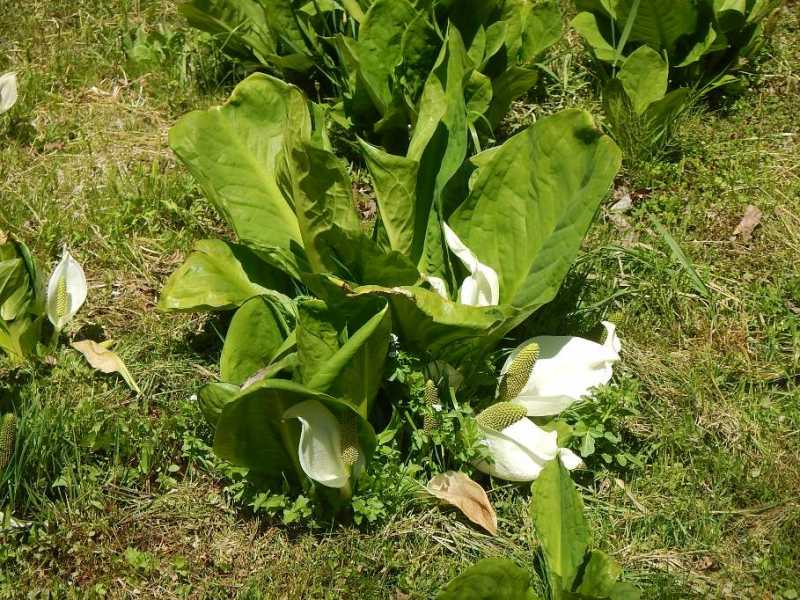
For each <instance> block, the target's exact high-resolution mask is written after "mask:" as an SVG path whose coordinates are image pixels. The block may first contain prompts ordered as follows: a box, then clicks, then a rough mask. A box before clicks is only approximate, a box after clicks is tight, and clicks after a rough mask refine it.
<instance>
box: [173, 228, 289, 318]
mask: <svg viewBox="0 0 800 600" xmlns="http://www.w3.org/2000/svg"><path fill="white" fill-rule="evenodd" d="M280 280H281V276H280V274H278V273H277V272H276V271H274V270H273V269H271V268H270V267H269V265H267V264H265V263H263V262H261V261H260V260H259V258H258V257H256V256H255V255H254V254H253V253H252V252H250V251H249V250H247V248H244V247H242V246H236V245H234V244H228V243H226V242H223V241H221V240H200V241H199V242H197V243H196V244H195V247H194V251H193V252H192V253H191V254H190V255H189V257H188V258H187V259H186V262H184V263H183V265H181V266H180V268H178V270H177V271H175V272H174V273H173V274H172V275H170V277H169V279H167V282H166V283H165V284H164V287H163V289H162V290H161V296H160V297H159V299H158V308H159V310H194V311H198V310H215V309H216V310H227V309H231V308H235V307H237V306H240V305H241V304H243V303H244V302H245V301H247V300H249V299H250V298H253V297H254V296H259V295H262V294H268V293H276V292H271V291H270V288H273V287H282V285H281V282H280Z"/></svg>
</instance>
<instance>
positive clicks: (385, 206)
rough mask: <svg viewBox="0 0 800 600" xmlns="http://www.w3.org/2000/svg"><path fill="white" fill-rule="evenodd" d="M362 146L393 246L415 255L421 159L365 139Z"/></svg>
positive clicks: (381, 213) (399, 250) (382, 219)
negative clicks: (373, 144) (398, 152)
mask: <svg viewBox="0 0 800 600" xmlns="http://www.w3.org/2000/svg"><path fill="white" fill-rule="evenodd" d="M361 148H362V150H363V156H364V159H365V161H366V163H367V167H368V169H369V173H370V175H371V176H372V183H373V187H374V189H375V196H376V197H377V200H378V209H379V211H380V215H381V222H382V223H383V225H384V227H385V228H386V235H387V236H388V238H389V245H390V247H391V248H392V250H396V251H398V252H401V253H402V254H405V255H406V256H409V257H410V256H413V253H414V246H415V240H414V238H415V235H416V231H417V219H418V217H417V202H416V197H415V191H416V186H417V173H418V172H419V162H417V161H416V160H412V159H410V158H407V157H405V156H395V155H392V154H389V153H388V152H386V151H385V150H383V149H382V148H379V147H377V146H372V145H370V144H367V143H366V142H363V141H362V142H361ZM420 210H424V207H421V209H420Z"/></svg>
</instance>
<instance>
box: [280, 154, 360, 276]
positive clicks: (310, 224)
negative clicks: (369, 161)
mask: <svg viewBox="0 0 800 600" xmlns="http://www.w3.org/2000/svg"><path fill="white" fill-rule="evenodd" d="M291 157H292V161H291V171H292V178H293V190H294V194H293V199H294V203H295V212H296V214H297V221H298V223H299V226H300V233H301V236H302V238H303V243H304V245H305V250H306V255H307V257H308V262H309V265H310V266H311V269H312V270H313V271H314V272H318V273H320V272H328V271H335V270H336V265H335V264H332V262H331V260H330V257H328V256H327V255H326V249H325V248H324V247H320V240H319V236H320V235H321V234H323V233H324V232H327V231H329V230H330V229H331V228H332V227H334V226H339V227H340V228H342V229H344V230H346V231H356V232H360V231H361V228H360V227H361V226H360V223H359V219H358V213H357V212H356V209H355V203H354V202H353V189H352V183H351V181H350V176H349V175H348V173H347V167H346V165H345V163H344V162H343V161H342V160H340V159H339V158H337V157H336V156H335V155H334V154H333V153H332V152H329V151H328V150H323V149H322V148H317V147H314V146H312V145H311V144H307V143H306V144H301V145H300V147H298V148H295V149H293V151H292V153H291Z"/></svg>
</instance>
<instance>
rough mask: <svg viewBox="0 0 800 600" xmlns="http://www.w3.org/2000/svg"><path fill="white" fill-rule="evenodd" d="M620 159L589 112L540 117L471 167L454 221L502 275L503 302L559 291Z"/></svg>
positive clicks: (523, 302) (530, 302)
mask: <svg viewBox="0 0 800 600" xmlns="http://www.w3.org/2000/svg"><path fill="white" fill-rule="evenodd" d="M620 162H621V155H620V151H619V149H618V148H617V146H616V145H615V144H614V143H613V142H612V141H611V139H610V138H608V137H607V136H603V135H601V134H600V133H599V132H598V131H597V130H596V129H595V125H594V122H593V120H592V118H591V116H590V115H589V114H588V113H586V112H583V111H579V110H567V111H563V112H561V113H558V114H556V115H553V116H551V117H547V118H544V119H541V120H540V121H538V122H537V123H536V124H535V125H533V126H532V127H530V128H528V129H527V130H525V131H523V132H522V133H520V134H518V135H516V136H514V137H513V138H511V139H510V140H508V141H507V142H506V143H505V144H503V146H502V147H501V148H500V149H499V150H496V151H495V152H493V153H492V154H491V156H490V157H489V158H488V161H487V163H486V164H484V165H483V166H482V167H481V168H479V169H478V171H477V173H476V174H474V175H473V177H474V180H475V183H474V185H473V188H472V192H471V193H470V195H469V197H468V198H467V200H466V201H465V202H464V204H463V205H462V206H460V207H459V208H458V210H456V212H455V213H454V214H453V215H452V216H451V217H450V219H449V221H450V225H451V227H452V228H453V229H454V230H455V231H456V233H457V234H458V235H459V237H461V239H462V240H463V241H464V243H465V244H466V245H467V247H469V248H471V249H473V251H474V252H475V253H476V254H477V256H478V259H479V260H480V261H481V262H483V263H485V264H488V265H489V266H490V267H492V268H493V269H494V270H495V271H497V273H498V274H499V276H500V302H501V304H503V303H504V304H511V305H513V306H515V307H517V308H520V309H524V310H525V311H526V312H527V313H528V314H529V313H530V312H532V311H534V310H536V309H537V308H538V307H540V306H542V305H543V304H545V303H547V302H549V301H550V300H552V299H553V298H554V297H555V294H556V292H557V291H558V288H559V287H560V285H561V282H562V280H563V279H564V276H565V275H566V274H567V271H568V270H569V268H570V266H571V265H572V261H573V260H574V258H575V255H576V254H577V252H578V249H579V248H580V245H581V242H582V240H583V238H584V236H585V234H586V231H587V230H588V228H589V225H590V224H591V222H592V219H593V217H594V215H595V213H596V211H597V209H598V207H599V206H600V202H601V201H602V200H603V198H604V197H605V194H606V193H607V191H608V189H609V187H610V186H611V184H612V182H613V180H614V176H615V175H616V173H617V171H618V169H619V166H620Z"/></svg>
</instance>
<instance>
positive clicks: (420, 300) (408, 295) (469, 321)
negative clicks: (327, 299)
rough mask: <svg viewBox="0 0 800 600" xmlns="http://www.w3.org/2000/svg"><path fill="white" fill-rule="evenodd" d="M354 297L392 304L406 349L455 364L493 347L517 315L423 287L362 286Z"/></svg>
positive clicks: (395, 323) (397, 330)
mask: <svg viewBox="0 0 800 600" xmlns="http://www.w3.org/2000/svg"><path fill="white" fill-rule="evenodd" d="M354 293H355V294H356V295H359V296H361V295H369V296H381V297H383V298H386V299H387V300H389V303H390V304H391V307H392V323H393V328H394V332H395V333H396V334H397V335H398V336H399V337H400V339H401V340H402V342H403V345H404V346H405V347H408V348H409V349H411V350H414V351H416V352H430V353H431V354H432V355H433V356H434V357H446V358H447V360H448V361H449V362H451V363H453V364H458V363H459V362H461V361H463V360H467V359H471V358H474V357H475V356H477V355H478V354H479V350H480V349H485V348H490V347H492V346H493V345H494V344H495V343H496V342H497V341H498V340H499V339H500V338H501V337H502V336H503V335H504V334H505V333H507V332H508V330H509V329H508V328H509V325H508V324H509V323H511V322H513V318H514V317H516V316H517V315H518V312H517V311H515V310H514V309H513V308H511V307H508V306H497V307H489V308H478V307H474V306H466V305H463V304H458V303H456V302H453V301H451V300H447V299H444V298H442V297H441V296H439V294H437V293H436V292H432V291H430V290H426V289H423V288H420V287H395V288H387V287H379V286H362V287H359V288H356V289H355V290H354Z"/></svg>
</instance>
